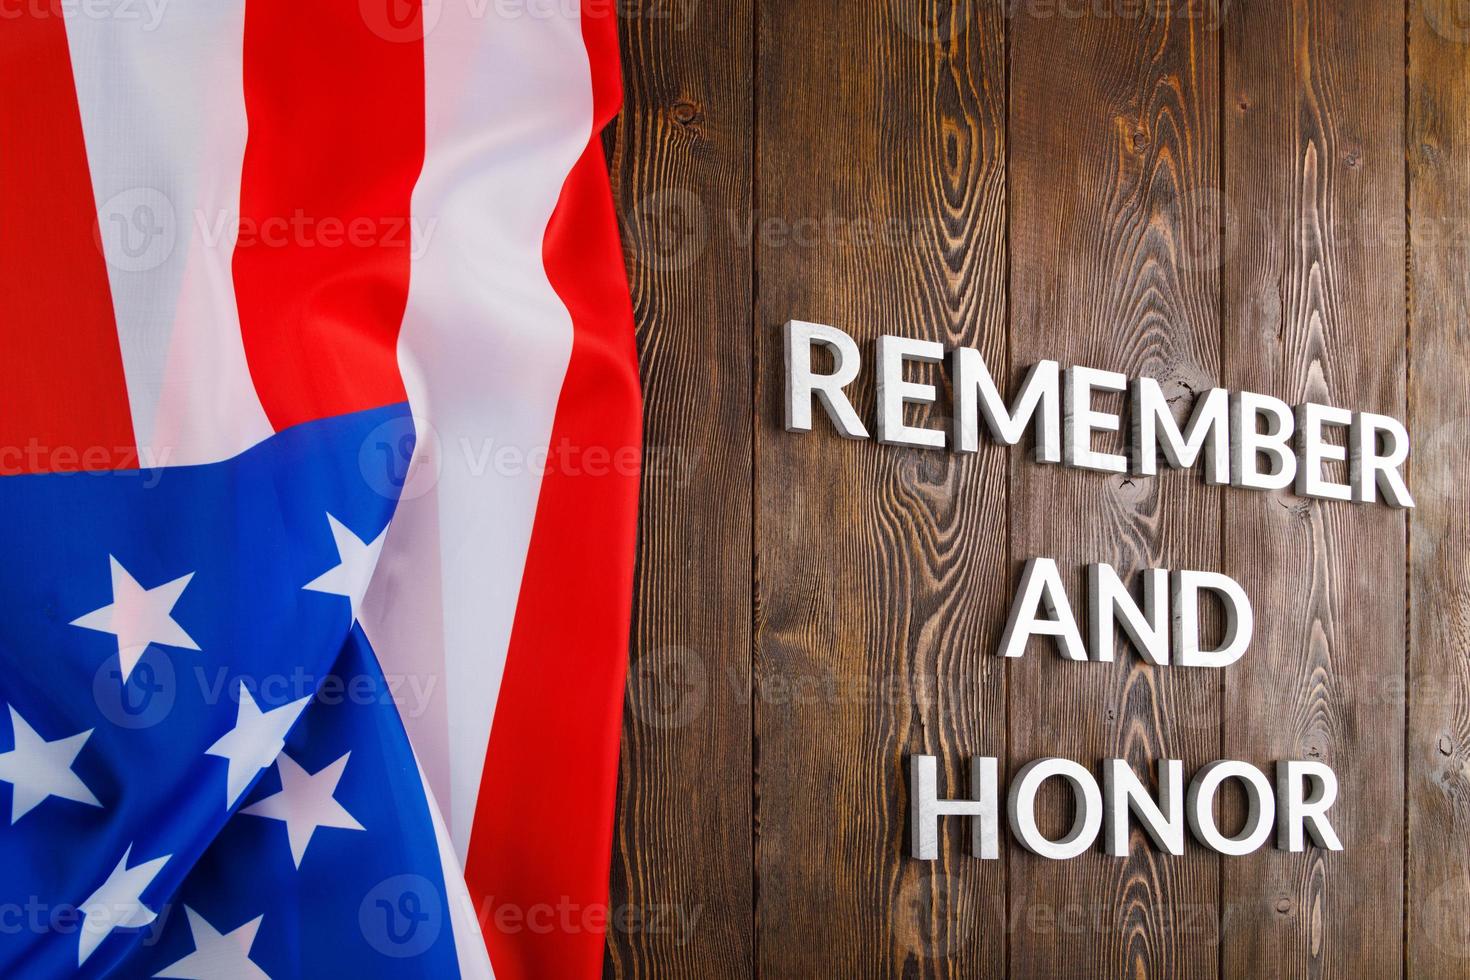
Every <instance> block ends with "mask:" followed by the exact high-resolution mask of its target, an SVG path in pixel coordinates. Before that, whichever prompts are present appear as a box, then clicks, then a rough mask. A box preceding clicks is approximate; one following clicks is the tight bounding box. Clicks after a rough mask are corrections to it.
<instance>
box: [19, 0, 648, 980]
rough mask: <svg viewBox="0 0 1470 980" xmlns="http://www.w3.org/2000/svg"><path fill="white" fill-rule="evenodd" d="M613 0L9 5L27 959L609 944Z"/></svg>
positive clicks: (625, 309)
mask: <svg viewBox="0 0 1470 980" xmlns="http://www.w3.org/2000/svg"><path fill="white" fill-rule="evenodd" d="M616 51H617V45H616V37H615V25H614V21H613V17H612V10H611V7H608V6H605V5H604V6H597V5H596V0H586V2H585V4H584V5H583V6H581V7H579V5H578V3H577V0H422V2H420V0H309V2H301V0H0V93H3V94H0V363H3V364H4V366H5V367H4V377H5V380H4V382H3V383H0V554H3V556H4V560H3V561H0V614H3V615H0V976H4V977H63V976H84V977H100V976H119V977H133V976H138V977H145V976H160V977H209V978H245V977H255V978H259V977H273V978H277V980H279V978H286V977H329V976H358V977H374V976H391V977H414V976H423V977H449V976H464V977H485V976H490V975H491V972H492V968H493V971H494V973H495V975H498V976H500V977H502V978H508V977H530V976H536V977H576V976H591V975H596V974H599V973H600V972H601V963H602V942H603V936H602V931H603V928H604V925H605V923H606V921H607V916H606V914H605V913H606V902H607V877H608V864H609V855H610V848H611V833H612V827H611V824H612V810H613V798H614V791H615V780H616V760H617V740H618V731H619V725H620V717H621V704H622V687H623V676H624V668H625V651H626V641H627V631H628V617H629V607H630V595H631V579H632V555H633V536H634V530H635V519H636V514H635V510H636V491H637V469H638V458H639V438H640V396H639V388H638V376H637V368H636V360H635V355H634V348H633V330H632V317H631V309H630V304H629V299H628V291H627V284H626V279H625V277H624V272H623V262H622V252H621V248H620V245H619V242H618V235H617V228H616V223H615V219H614V213H613V209H612V204H611V198H610V194H609V191H608V185H607V177H606V170H605V166H604V161H603V156H602V151H601V147H600V143H599V140H598V133H599V132H600V130H601V129H602V127H603V126H604V125H605V124H606V123H607V121H608V120H609V119H610V118H611V116H612V114H613V113H614V112H615V111H616V108H617V105H618V102H619V99H620V83H619V78H618V68H617V53H616Z"/></svg>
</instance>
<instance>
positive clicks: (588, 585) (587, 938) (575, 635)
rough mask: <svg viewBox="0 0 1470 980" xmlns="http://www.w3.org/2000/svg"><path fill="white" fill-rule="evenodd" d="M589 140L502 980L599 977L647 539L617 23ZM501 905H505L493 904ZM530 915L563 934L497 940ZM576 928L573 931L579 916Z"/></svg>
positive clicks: (504, 751) (502, 901)
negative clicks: (633, 619)
mask: <svg viewBox="0 0 1470 980" xmlns="http://www.w3.org/2000/svg"><path fill="white" fill-rule="evenodd" d="M582 30H583V36H584V39H585V41H586V43H587V48H588V54H589V56H590V60H591V65H592V81H593V96H594V118H593V130H592V139H591V141H590V143H589V145H588V147H587V150H586V152H585V153H584V154H583V155H582V157H581V159H580V160H579V161H578V163H577V164H576V166H575V167H574V168H573V170H572V172H571V173H570V175H569V176H568V178H567V182H566V185H565V186H564V188H563V190H562V194H561V198H560V200H559V201H558V203H557V207H556V210H555V212H554V213H553V214H552V217H551V221H550V224H549V226H548V228H547V231H546V240H545V247H544V259H545V265H546V272H547V276H548V278H549V279H550V281H551V285H552V286H553V288H554V289H555V290H556V292H557V294H558V295H559V296H560V297H561V299H562V301H563V302H564V303H565V304H566V306H567V309H568V310H569V311H570V313H571V316H572V328H573V338H572V354H571V360H570V363H569V364H568V366H567V374H566V380H565V382H564V383H563V386H562V390H561V396H560V400H559V402H558V405H557V411H556V418H555V421H554V423H553V426H552V443H551V446H552V452H551V459H552V462H553V463H555V464H559V465H557V466H556V468H548V470H547V472H546V474H545V476H544V478H543V480H542V484H541V495H540V498H539V499H538V501H537V509H536V520H535V524H534V526H533V528H532V532H531V545H530V551H529V553H528V555H527V558H526V569H525V574H524V576H523V578H522V581H521V592H520V598H519V602H518V604H517V607H516V616H515V624H514V627H513V629H512V632H511V638H510V649H509V652H508V654H507V659H506V665H505V674H504V677H503V679H502V682H501V687H500V697H499V700H498V702H497V705H496V709H495V722H494V726H493V728H492V729H491V733H490V746H489V751H488V753H487V758H486V764H485V773H484V777H483V780H482V782H481V790H480V798H479V801H478V803H477V806H476V811H475V822H474V828H473V831H472V834H471V837H470V852H469V857H468V860H467V862H466V868H465V877H466V879H467V881H468V882H469V886H470V893H471V894H472V895H473V896H474V897H475V899H476V901H477V903H478V907H479V909H480V914H481V916H482V927H483V928H484V931H485V936H486V942H487V944H488V945H489V947H490V958H491V963H492V964H493V966H494V969H495V975H496V977H497V978H498V980H518V978H521V977H567V978H572V977H597V976H600V975H601V973H602V958H603V933H604V930H605V925H606V921H607V914H606V913H607V911H608V910H607V902H608V871H609V866H610V863H611V854H612V823H613V809H614V803H615V798H616V793H617V755H618V737H619V734H620V731H621V724H622V706H623V687H624V680H625V674H626V670H627V653H628V627H629V618H630V613H631V606H632V592H633V558H634V548H635V543H636V531H637V504H638V476H637V473H636V470H637V461H638V459H639V453H640V451H641V438H642V399H641V395H640V393H639V384H638V363H637V354H636V351H635V348H634V343H633V313H632V307H631V303H630V301H629V297H628V282H627V276H626V273H625V270H624V267H623V254H622V249H621V246H620V244H619V238H618V227H617V219H616V216H615V214H614V212H613V206H612V197H611V194H610V192H609V188H608V179H607V169H606V165H605V163H604V160H603V154H602V145H601V143H600V142H599V140H598V139H597V133H598V132H600V131H601V129H602V127H603V126H604V125H605V124H606V123H607V122H608V120H609V119H611V117H612V115H613V114H614V113H615V112H616V111H617V107H618V103H619V101H620V99H621V94H620V93H621V81H620V79H619V74H618V54H617V28H616V24H615V22H614V19H613V18H612V17H611V16H609V15H607V14H606V13H605V11H604V13H602V14H601V15H600V16H593V15H588V14H587V13H586V12H585V9H584V16H583V18H582ZM492 903H493V904H492ZM502 906H510V907H515V908H517V909H519V911H520V912H521V914H522V916H523V917H524V918H525V921H527V922H531V921H533V919H532V916H533V914H534V915H535V916H536V919H535V921H546V922H547V924H548V925H549V927H550V928H549V929H544V930H543V929H519V930H515V931H509V932H502V931H500V930H498V929H497V928H496V924H495V916H494V912H495V910H496V909H498V908H500V907H502ZM568 907H570V909H571V913H572V922H571V925H570V926H567V925H563V924H562V923H563V918H564V915H565V913H564V912H563V910H564V909H566V908H568Z"/></svg>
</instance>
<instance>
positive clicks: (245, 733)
mask: <svg viewBox="0 0 1470 980" xmlns="http://www.w3.org/2000/svg"><path fill="white" fill-rule="evenodd" d="M310 700H311V695H307V696H306V697H304V698H302V699H301V700H299V701H292V702H291V703H290V704H287V705H282V706H281V707H279V708H273V709H271V710H270V711H261V710H260V708H259V707H258V706H257V705H256V703H255V698H253V697H251V696H250V689H249V688H247V687H246V686H245V682H244V681H241V682H240V705H239V709H238V710H237V711H236V712H235V727H234V728H232V729H230V730H229V731H228V732H225V734H223V735H221V736H220V737H219V739H218V740H217V741H216V742H215V743H214V744H213V745H211V746H210V747H209V748H208V749H206V750H205V752H204V754H205V755H217V756H219V757H220V758H222V759H227V760H229V768H228V770H227V771H226V775H225V784H226V790H225V795H226V797H227V800H226V803H225V806H227V807H231V806H234V805H235V801H236V800H238V799H239V798H240V795H241V794H242V793H244V792H245V790H246V789H247V788H248V787H249V786H250V780H252V779H254V778H255V774H256V773H258V772H260V770H262V769H264V768H265V767H266V766H268V765H270V764H271V763H272V762H274V761H275V759H276V756H278V755H280V754H281V749H283V748H284V747H285V745H286V733H287V732H289V731H290V730H291V726H292V725H294V724H296V719H297V718H299V717H300V716H301V712H302V711H303V710H305V708H306V704H307V702H308V701H310Z"/></svg>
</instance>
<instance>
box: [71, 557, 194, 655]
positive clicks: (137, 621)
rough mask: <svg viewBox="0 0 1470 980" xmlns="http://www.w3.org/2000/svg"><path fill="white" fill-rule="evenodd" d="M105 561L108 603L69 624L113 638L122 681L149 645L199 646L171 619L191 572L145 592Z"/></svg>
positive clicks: (114, 562)
mask: <svg viewBox="0 0 1470 980" xmlns="http://www.w3.org/2000/svg"><path fill="white" fill-rule="evenodd" d="M107 560H108V561H109V562H111V564H112V602H111V604H109V605H106V606H103V607H102V608H100V609H94V610H92V611H91V612H89V613H87V614H86V615H85V616H78V617H77V618H76V619H74V620H72V621H71V625H73V626H80V627H82V628H83V629H89V630H97V631H98V632H99V633H111V634H112V635H114V636H116V637H117V659H118V662H119V663H120V664H121V665H122V679H123V681H125V682H126V681H127V679H128V676H129V675H130V674H132V672H133V668H134V667H135V666H137V663H138V659H139V658H140V657H142V656H143V651H144V650H146V649H147V648H148V644H150V643H161V644H163V645H164V646H171V647H183V648H184V649H185V650H198V649H199V644H197V643H195V642H194V639H193V637H191V636H190V635H189V634H188V633H185V632H184V628H183V627H182V626H180V625H179V624H178V623H177V622H176V621H175V620H174V618H173V609H174V603H176V602H178V601H179V596H180V595H181V594H182V593H183V591H184V589H185V587H187V586H188V584H189V580H190V579H192V578H193V577H194V573H193V572H190V573H189V574H188V575H183V576H180V577H179V578H176V579H174V580H173V581H172V582H165V583H164V584H162V585H158V586H154V587H153V588H151V589H145V588H143V586H141V585H139V584H138V580H137V579H135V578H133V576H132V575H130V574H128V570H127V569H126V568H123V567H122V564H121V563H120V562H119V561H118V560H117V559H116V558H114V557H112V556H111V555H108V556H107Z"/></svg>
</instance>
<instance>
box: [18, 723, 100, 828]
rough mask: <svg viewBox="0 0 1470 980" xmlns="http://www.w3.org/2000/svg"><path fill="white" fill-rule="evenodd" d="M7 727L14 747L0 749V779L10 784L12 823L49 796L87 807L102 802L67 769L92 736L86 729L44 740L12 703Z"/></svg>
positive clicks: (89, 730)
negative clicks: (49, 740) (77, 732)
mask: <svg viewBox="0 0 1470 980" xmlns="http://www.w3.org/2000/svg"><path fill="white" fill-rule="evenodd" d="M10 728H11V731H12V732H14V734H15V748H13V749H11V750H10V751H9V752H0V780H3V781H5V782H7V783H9V784H10V785H11V787H12V792H11V797H10V822H11V823H12V824H13V823H15V822H16V821H17V820H19V819H20V818H21V817H23V816H25V815H26V814H27V813H30V812H31V811H32V810H34V809H35V808H36V807H37V806H39V805H40V804H41V803H42V802H43V801H44V800H45V799H46V798H47V797H49V796H55V797H57V798H58V799H63V800H73V801H75V802H77V803H86V804H87V805H89V806H101V805H102V804H101V803H99V802H98V801H97V797H96V796H94V795H92V791H91V790H90V789H88V788H87V784H86V783H84V782H82V777H80V776H78V775H77V774H76V773H75V772H73V771H72V768H71V767H72V763H74V762H76V758H77V754H78V753H80V752H81V751H82V746H83V745H86V744H87V739H88V738H90V737H91V735H92V730H91V729H90V728H89V729H88V730H86V731H85V732H82V733H80V734H78V735H72V736H70V737H69V738H59V739H57V740H56V741H54V742H48V741H46V740H45V739H44V738H42V737H41V736H40V735H37V734H36V730H35V729H34V728H32V727H31V726H30V725H29V724H27V722H26V720H25V719H24V718H22V717H21V716H20V712H19V711H16V710H15V706H14V705H12V706H11V708H10Z"/></svg>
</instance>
